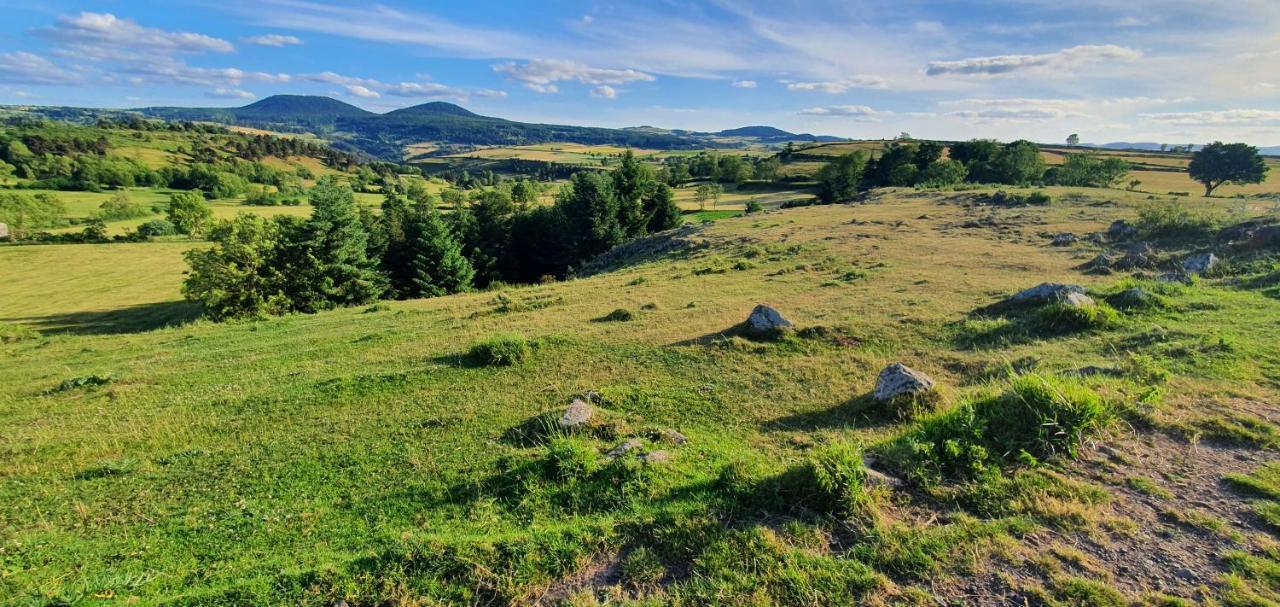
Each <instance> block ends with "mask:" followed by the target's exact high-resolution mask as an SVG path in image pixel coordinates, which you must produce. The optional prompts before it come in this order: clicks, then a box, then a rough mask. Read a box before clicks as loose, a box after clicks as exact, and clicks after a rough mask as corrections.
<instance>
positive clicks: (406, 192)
mask: <svg viewBox="0 0 1280 607" xmlns="http://www.w3.org/2000/svg"><path fill="white" fill-rule="evenodd" d="M309 200H310V203H311V205H312V207H313V210H312V215H311V216H310V217H309V218H307V219H301V218H294V217H287V216H277V217H273V218H265V217H262V216H258V215H247V214H242V215H240V216H238V217H236V218H235V219H233V220H230V221H222V222H218V223H214V224H211V225H208V226H207V227H206V226H204V225H200V226H197V227H195V229H196V230H197V231H200V232H203V233H204V235H205V236H206V237H207V238H208V239H209V240H211V241H212V242H213V246H212V247H210V248H207V249H199V250H193V251H188V252H187V253H186V259H187V262H188V264H189V265H190V266H191V271H190V272H189V273H188V276H187V278H186V280H185V282H184V284H183V294H184V296H186V297H187V298H188V299H189V300H191V301H195V302H199V303H201V304H203V306H204V308H205V310H206V311H207V313H208V314H209V315H210V316H212V317H214V318H233V317H245V316H260V315H270V314H284V313H289V312H315V311H318V310H324V309H329V308H334V307H339V306H348V305H358V304H364V303H369V302H372V301H375V300H378V299H384V298H398V299H403V298H415V297H433V296H438V295H445V294H449V293H457V292H461V291H466V290H469V289H473V288H483V287H487V286H490V285H493V284H495V283H501V282H534V281H539V280H546V279H548V278H562V277H565V276H568V275H571V274H572V273H573V269H574V268H575V267H580V265H581V264H582V263H583V262H585V261H587V260H590V259H591V258H593V257H595V256H597V255H599V254H601V253H603V252H605V251H607V250H609V249H610V248H612V247H614V246H617V245H619V244H622V243H624V242H627V241H628V240H631V239H634V238H638V237H642V236H645V235H647V234H650V233H653V232H659V231H662V230H667V229H670V228H674V227H676V226H678V225H679V223H680V210H679V208H678V207H677V206H676V204H675V199H674V195H673V193H672V190H671V188H670V187H669V186H667V185H666V184H664V183H662V182H661V181H659V180H658V179H657V176H656V175H655V172H654V171H653V170H652V168H650V167H648V166H646V165H644V164H643V163H641V162H640V161H639V160H638V159H637V158H635V156H634V155H633V154H631V153H630V152H628V153H627V154H625V155H624V157H623V159H622V161H621V163H620V164H619V166H618V168H617V169H616V170H614V171H612V172H610V173H608V174H603V173H598V172H580V173H577V174H575V175H574V176H573V177H572V178H571V179H570V181H569V183H568V184H566V185H565V186H564V187H563V188H562V190H561V191H560V192H559V194H557V196H556V201H555V203H554V204H553V205H550V206H537V205H533V204H530V203H529V202H528V201H521V202H517V201H516V200H515V199H513V197H512V189H508V188H495V189H490V190H484V191H477V192H475V193H473V196H472V199H471V200H470V201H468V202H467V203H466V204H462V205H461V206H459V207H458V208H457V209H456V210H454V211H453V212H452V213H449V214H445V213H443V212H442V210H441V209H440V207H439V205H438V204H437V202H438V200H437V199H436V197H434V196H432V195H430V194H428V193H426V191H425V189H422V188H417V189H414V190H412V191H411V190H410V189H409V188H408V187H392V188H390V189H389V190H388V191H387V192H386V195H385V199H384V201H383V203H382V209H381V210H382V212H381V213H377V214H375V213H373V212H372V211H370V210H368V209H361V208H359V207H358V206H357V205H356V203H355V199H354V196H353V193H352V191H351V189H350V188H349V187H348V186H346V185H344V184H342V183H341V182H339V181H338V180H336V179H332V178H325V179H322V180H321V181H320V182H319V183H317V184H316V186H315V187H314V188H312V189H311V191H310V192H309ZM192 202H196V203H199V202H202V201H192ZM187 229H191V226H187Z"/></svg>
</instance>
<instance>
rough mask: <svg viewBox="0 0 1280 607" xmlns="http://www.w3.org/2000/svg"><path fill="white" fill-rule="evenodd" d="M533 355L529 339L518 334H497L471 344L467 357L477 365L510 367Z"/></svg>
mask: <svg viewBox="0 0 1280 607" xmlns="http://www.w3.org/2000/svg"><path fill="white" fill-rule="evenodd" d="M532 356H533V347H532V346H530V345H529V340H527V339H525V338H524V337H521V336H519V335H510V334H498V335H494V336H493V337H490V338H489V339H486V340H484V341H482V342H480V343H478V344H476V345H474V346H471V352H470V353H469V358H470V359H471V363H472V364H474V365H476V366H479V367H510V366H514V365H518V364H521V363H523V362H525V361H527V360H529V358H531V357H532Z"/></svg>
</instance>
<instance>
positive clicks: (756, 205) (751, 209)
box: [746, 200, 764, 215]
mask: <svg viewBox="0 0 1280 607" xmlns="http://www.w3.org/2000/svg"><path fill="white" fill-rule="evenodd" d="M746 211H747V215H754V214H756V213H759V212H761V211H764V205H763V204H760V201H759V200H752V201H749V202H747V209H746Z"/></svg>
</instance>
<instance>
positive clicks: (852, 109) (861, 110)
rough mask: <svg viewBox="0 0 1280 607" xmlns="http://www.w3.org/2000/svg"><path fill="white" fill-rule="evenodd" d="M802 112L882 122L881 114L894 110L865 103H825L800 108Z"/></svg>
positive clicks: (887, 113) (888, 113)
mask: <svg viewBox="0 0 1280 607" xmlns="http://www.w3.org/2000/svg"><path fill="white" fill-rule="evenodd" d="M800 113H801V114H803V115H805V116H829V117H838V118H849V119H852V120H854V121H855V122H880V117H881V116H888V115H891V114H892V112H882V111H879V110H875V109H872V108H871V107H868V106H865V105H825V106H819V107H811V108H805V109H803V110H800Z"/></svg>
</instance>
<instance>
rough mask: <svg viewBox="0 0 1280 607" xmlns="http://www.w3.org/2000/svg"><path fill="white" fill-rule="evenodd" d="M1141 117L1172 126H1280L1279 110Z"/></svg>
mask: <svg viewBox="0 0 1280 607" xmlns="http://www.w3.org/2000/svg"><path fill="white" fill-rule="evenodd" d="M1141 116H1142V117H1143V118H1147V119H1149V120H1154V121H1156V122H1163V123H1168V124H1172V125H1174V126H1211V127H1260V126H1280V110H1253V109H1238V110H1207V111H1200V112H1166V113H1160V114H1141Z"/></svg>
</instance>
